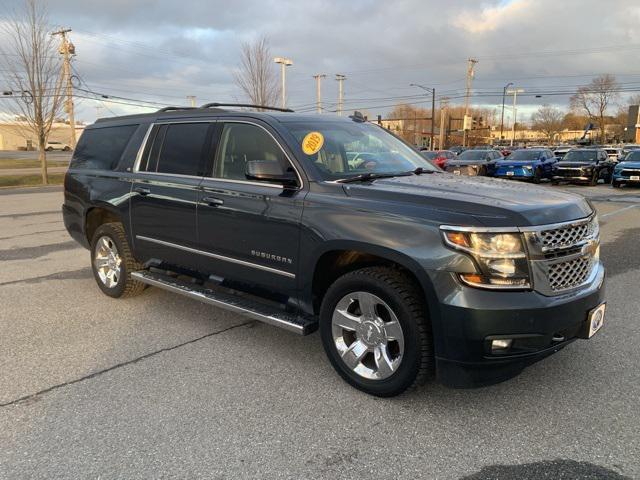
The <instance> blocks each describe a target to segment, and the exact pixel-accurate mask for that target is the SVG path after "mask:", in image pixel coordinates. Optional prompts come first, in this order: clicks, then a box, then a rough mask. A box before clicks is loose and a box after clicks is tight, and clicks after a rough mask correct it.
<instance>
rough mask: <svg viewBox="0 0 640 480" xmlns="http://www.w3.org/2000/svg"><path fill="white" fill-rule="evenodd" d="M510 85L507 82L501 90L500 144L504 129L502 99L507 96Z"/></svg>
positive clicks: (510, 83)
mask: <svg viewBox="0 0 640 480" xmlns="http://www.w3.org/2000/svg"><path fill="white" fill-rule="evenodd" d="M512 85H513V83H512V82H509V83H507V84H506V85H505V86H504V88H503V89H502V114H501V115H500V142H502V130H503V129H504V97H505V96H506V94H507V88H509V87H510V86H512Z"/></svg>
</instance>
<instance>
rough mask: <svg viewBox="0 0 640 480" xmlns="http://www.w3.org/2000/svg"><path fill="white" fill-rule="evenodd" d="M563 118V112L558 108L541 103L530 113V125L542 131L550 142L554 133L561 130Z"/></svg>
mask: <svg viewBox="0 0 640 480" xmlns="http://www.w3.org/2000/svg"><path fill="white" fill-rule="evenodd" d="M563 120H564V114H563V113H562V112H561V111H560V110H558V109H557V108H555V107H552V106H550V105H542V106H541V107H540V108H539V109H538V110H537V111H535V112H534V113H533V114H532V115H531V126H532V127H533V129H534V130H539V131H541V132H542V133H544V135H545V136H546V137H547V138H548V139H549V142H552V141H553V137H554V136H555V134H556V133H560V132H561V131H562V126H563Z"/></svg>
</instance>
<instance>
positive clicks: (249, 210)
mask: <svg viewBox="0 0 640 480" xmlns="http://www.w3.org/2000/svg"><path fill="white" fill-rule="evenodd" d="M301 198H302V195H301V194H300V192H299V191H291V190H285V189H283V188H273V187H269V186H263V185H254V184H242V183H232V182H225V181H220V180H215V179H210V178H206V179H204V181H203V183H202V188H201V192H200V201H199V205H198V239H199V247H198V248H199V249H201V250H204V251H206V252H209V253H211V254H214V255H215V256H213V255H211V256H203V258H202V260H201V262H202V266H203V269H204V270H205V271H206V272H207V273H211V274H214V275H219V276H221V277H224V278H229V279H233V280H237V281H243V282H249V283H255V284H256V285H258V286H261V287H267V288H269V289H273V290H277V291H279V292H288V291H291V290H293V289H295V285H296V282H295V275H296V270H297V262H298V244H299V238H298V237H299V222H300V217H301V215H302V200H301ZM205 199H206V200H205Z"/></svg>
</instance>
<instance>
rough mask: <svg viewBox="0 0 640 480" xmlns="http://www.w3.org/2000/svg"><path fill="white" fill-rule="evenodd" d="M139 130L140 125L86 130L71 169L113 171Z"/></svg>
mask: <svg viewBox="0 0 640 480" xmlns="http://www.w3.org/2000/svg"><path fill="white" fill-rule="evenodd" d="M137 128H138V125H123V126H119V127H104V128H91V129H87V130H85V131H84V133H83V134H82V136H81V137H80V141H79V142H78V145H77V146H76V149H75V151H74V153H73V158H72V159H71V166H70V168H92V169H99V170H112V169H113V168H114V167H115V166H116V165H117V164H118V161H119V160H120V157H121V156H122V152H123V151H124V149H125V147H126V146H127V144H128V143H129V140H130V139H131V135H133V132H135V131H136V129H137Z"/></svg>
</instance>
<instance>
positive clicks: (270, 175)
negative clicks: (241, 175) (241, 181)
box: [245, 160, 298, 186]
mask: <svg viewBox="0 0 640 480" xmlns="http://www.w3.org/2000/svg"><path fill="white" fill-rule="evenodd" d="M245 177H247V178H248V179H249V180H260V181H263V182H276V183H281V184H283V185H287V186H294V185H297V184H298V177H297V176H296V174H295V172H294V171H293V168H292V167H289V168H288V169H287V170H284V169H283V168H282V165H281V164H280V162H278V161H274V160H251V161H249V162H247V166H246V169H245Z"/></svg>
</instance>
